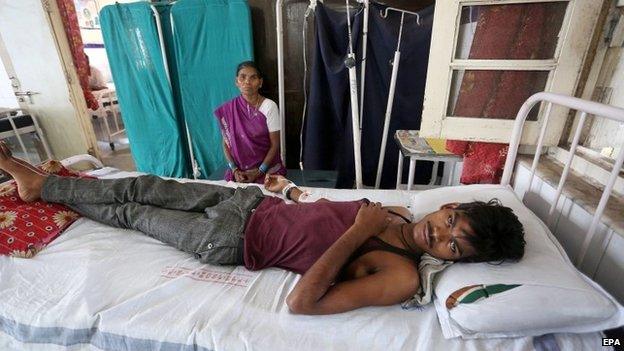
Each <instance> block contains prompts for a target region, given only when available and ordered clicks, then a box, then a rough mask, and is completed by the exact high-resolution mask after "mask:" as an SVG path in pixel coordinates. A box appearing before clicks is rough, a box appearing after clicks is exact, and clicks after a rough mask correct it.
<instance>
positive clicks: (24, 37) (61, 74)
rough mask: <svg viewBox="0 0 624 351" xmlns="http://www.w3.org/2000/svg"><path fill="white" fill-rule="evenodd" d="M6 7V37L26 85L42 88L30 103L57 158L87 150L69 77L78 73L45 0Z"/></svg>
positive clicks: (1, 31)
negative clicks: (69, 64)
mask: <svg viewBox="0 0 624 351" xmlns="http://www.w3.org/2000/svg"><path fill="white" fill-rule="evenodd" d="M0 7H1V8H2V11H0V36H1V37H2V39H3V42H4V44H5V47H6V52H7V53H8V56H9V57H10V59H11V62H12V65H13V67H14V68H15V71H16V73H17V74H16V75H17V78H18V79H19V80H20V82H21V85H22V86H21V89H22V90H25V91H26V90H31V91H34V92H37V93H38V94H36V95H33V97H32V101H33V103H32V104H28V103H27V104H26V105H25V106H26V107H28V109H29V110H30V111H31V112H34V113H35V114H36V115H37V117H38V119H39V123H40V125H41V126H42V128H43V130H44V132H45V134H46V138H47V139H48V142H49V144H50V147H51V149H52V153H53V154H54V156H55V157H56V158H65V157H69V156H72V155H76V154H82V153H86V152H87V151H88V149H89V147H88V145H87V137H86V136H85V133H84V131H83V128H82V127H81V122H80V121H79V120H78V118H79V116H78V113H79V109H78V108H76V105H75V104H73V103H72V92H71V91H70V83H69V82H68V78H66V77H73V75H71V74H70V73H69V72H67V71H66V69H65V67H64V65H63V62H62V59H61V56H60V53H59V50H58V48H57V45H56V42H55V36H54V34H53V33H54V32H53V31H52V28H51V25H50V22H49V20H48V18H47V14H46V11H45V10H44V8H43V5H42V3H41V1H39V0H20V1H19V2H14V1H8V0H0ZM59 20H60V19H59ZM65 40H66V39H65ZM66 74H67V75H66ZM83 104H84V102H83ZM85 108H86V106H85Z"/></svg>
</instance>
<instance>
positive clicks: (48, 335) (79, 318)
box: [0, 169, 601, 351]
mask: <svg viewBox="0 0 624 351" xmlns="http://www.w3.org/2000/svg"><path fill="white" fill-rule="evenodd" d="M110 172H113V170H112V169H104V170H101V171H99V172H98V173H97V174H99V175H106V176H107V177H119V176H128V175H133V174H132V173H126V172H117V173H114V172H113V173H110ZM509 191H510V192H511V190H509ZM410 194H413V193H408V192H397V191H351V190H332V189H315V190H314V194H313V197H314V198H315V197H320V196H324V197H327V198H331V199H336V200H346V199H357V198H361V197H368V198H369V199H371V200H373V201H383V202H384V203H385V204H396V205H401V204H402V205H407V204H408V203H409V199H410ZM298 278H299V276H298V275H296V274H294V273H290V272H287V271H284V270H280V269H267V270H264V271H260V272H250V271H248V270H246V269H245V268H242V267H216V266H210V265H204V264H200V263H199V262H198V261H196V260H195V259H194V258H193V257H191V256H190V255H188V254H185V253H183V252H180V251H178V250H176V249H174V248H171V247H169V246H167V245H165V244H162V243H160V242H158V241H156V240H154V239H151V238H149V237H147V236H144V235H142V234H140V233H138V232H135V231H130V230H121V229H115V228H112V227H109V226H106V225H102V224H99V223H96V222H94V221H91V220H88V219H84V218H83V219H79V220H78V221H76V222H75V223H74V224H73V225H72V226H71V227H70V228H69V229H68V230H67V231H66V232H65V233H63V234H62V235H61V236H60V237H59V238H58V239H56V240H55V241H54V242H52V243H51V244H50V245H49V246H48V247H47V248H46V249H45V250H43V251H42V252H40V253H39V254H38V255H37V256H35V257H34V258H32V259H17V258H9V257H6V256H1V257H0V350H96V349H105V350H200V351H204V350H244V349H245V350H271V351H273V350H340V351H342V350H384V351H387V350H486V349H487V350H493V349H498V350H557V346H558V348H560V349H561V350H569V349H574V350H584V349H586V350H594V349H596V348H597V347H599V346H598V345H601V339H600V338H601V334H600V333H591V334H556V335H546V336H543V337H539V338H515V339H489V340H461V339H450V340H448V339H444V337H443V336H442V332H441V329H440V326H439V323H438V319H437V316H436V313H435V309H434V308H433V305H430V306H427V307H426V308H424V309H422V310H411V311H405V310H402V309H401V308H400V307H399V306H398V305H397V306H392V307H369V308H363V309H359V310H356V311H351V312H348V313H343V314H338V315H330V316H300V315H292V314H290V313H289V312H288V309H287V307H286V304H285V303H284V299H285V297H286V295H287V293H288V292H289V291H290V290H291V289H292V287H293V286H294V284H295V283H296V282H297V280H298Z"/></svg>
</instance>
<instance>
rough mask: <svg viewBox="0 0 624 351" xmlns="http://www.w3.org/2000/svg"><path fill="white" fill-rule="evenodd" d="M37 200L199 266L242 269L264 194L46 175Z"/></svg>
mask: <svg viewBox="0 0 624 351" xmlns="http://www.w3.org/2000/svg"><path fill="white" fill-rule="evenodd" d="M41 198H42V199H43V200H44V201H47V202H56V203H61V204H64V205H67V206H68V207H70V208H71V209H73V210H74V211H76V212H78V213H80V214H81V215H83V216H85V217H87V218H90V219H93V220H96V221H98V222H102V223H105V224H108V225H111V226H114V227H118V228H128V229H134V230H138V231H141V232H143V233H145V234H146V235H149V236H151V237H153V238H156V239H158V240H160V241H162V242H164V243H167V244H170V245H172V246H174V247H176V248H178V249H179V250H182V251H185V252H189V253H193V254H195V256H196V257H197V258H198V259H199V260H200V261H201V262H203V263H210V264H222V265H241V264H243V261H242V257H243V252H242V239H243V235H244V230H245V223H246V222H247V219H248V218H249V216H250V215H251V212H252V211H253V210H254V209H255V207H256V206H258V204H259V203H260V201H262V199H263V198H264V195H263V194H262V191H261V190H260V189H259V188H258V187H255V186H249V187H247V188H236V189H233V188H227V187H222V186H218V185H212V184H201V183H180V182H177V181H175V180H164V179H162V178H159V177H156V176H151V175H147V176H140V177H136V178H121V179H85V178H69V177H57V176H49V177H48V178H47V179H46V181H45V183H44V185H43V189H42V193H41Z"/></svg>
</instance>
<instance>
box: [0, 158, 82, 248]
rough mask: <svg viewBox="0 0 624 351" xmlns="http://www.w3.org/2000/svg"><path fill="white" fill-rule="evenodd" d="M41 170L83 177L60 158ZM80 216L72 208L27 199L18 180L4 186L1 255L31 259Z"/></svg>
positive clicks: (0, 195)
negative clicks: (22, 195) (60, 160)
mask: <svg viewBox="0 0 624 351" xmlns="http://www.w3.org/2000/svg"><path fill="white" fill-rule="evenodd" d="M39 169H41V170H43V171H45V172H47V173H50V174H55V175H59V176H62V177H80V176H82V175H81V174H80V173H77V172H74V171H71V170H69V169H67V168H65V167H63V165H62V164H61V163H60V162H58V161H54V160H52V161H47V162H45V163H44V164H42V165H40V166H39ZM79 217H80V215H79V214H78V213H76V212H74V211H72V210H70V209H69V208H68V207H66V206H63V205H59V204H53V203H46V202H43V201H36V202H29V203H28V202H24V201H22V200H21V199H20V198H19V196H18V194H17V186H16V184H15V181H14V180H10V181H7V182H4V183H2V184H1V185H0V255H9V256H14V257H23V258H30V257H33V256H34V255H35V254H37V253H38V252H39V251H41V250H42V249H43V248H44V247H46V246H47V245H48V244H49V243H50V242H52V241H53V240H54V239H56V238H57V237H58V236H59V235H60V234H61V233H62V232H63V231H64V230H65V229H66V228H67V227H69V225H70V224H72V223H73V222H74V221H75V220H76V219H78V218H79Z"/></svg>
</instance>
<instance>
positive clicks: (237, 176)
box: [233, 168, 249, 183]
mask: <svg viewBox="0 0 624 351" xmlns="http://www.w3.org/2000/svg"><path fill="white" fill-rule="evenodd" d="M233 173H234V180H235V181H237V182H239V183H248V182H249V180H248V179H247V175H246V174H245V172H243V171H241V170H240V169H238V168H237V169H235V170H234V172H233Z"/></svg>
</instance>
